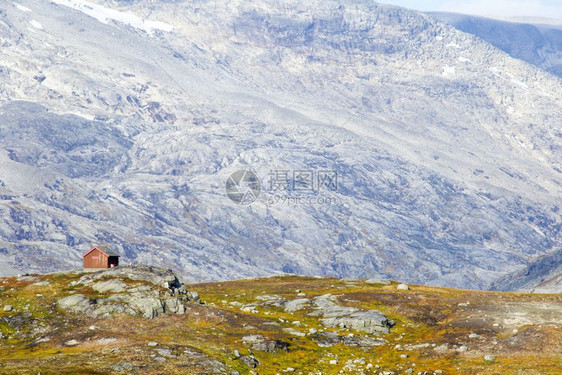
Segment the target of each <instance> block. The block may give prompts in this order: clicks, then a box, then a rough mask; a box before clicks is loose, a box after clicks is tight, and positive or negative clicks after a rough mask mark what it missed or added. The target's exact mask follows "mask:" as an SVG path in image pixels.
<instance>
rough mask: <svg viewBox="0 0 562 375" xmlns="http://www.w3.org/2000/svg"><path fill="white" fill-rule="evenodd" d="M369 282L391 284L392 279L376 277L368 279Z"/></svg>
mask: <svg viewBox="0 0 562 375" xmlns="http://www.w3.org/2000/svg"><path fill="white" fill-rule="evenodd" d="M366 283H367V284H381V285H390V284H391V282H390V280H387V279H382V278H380V277H374V278H372V279H369V280H367V281H366Z"/></svg>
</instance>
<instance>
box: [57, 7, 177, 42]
mask: <svg viewBox="0 0 562 375" xmlns="http://www.w3.org/2000/svg"><path fill="white" fill-rule="evenodd" d="M51 1H52V2H53V3H56V4H59V5H64V6H66V7H70V8H72V9H76V10H78V11H80V12H82V13H84V14H87V15H88V16H90V17H94V18H95V19H97V20H98V21H100V22H102V23H105V24H107V23H109V21H110V20H114V21H118V22H121V23H124V24H125V25H129V26H132V27H134V28H136V29H139V30H144V31H146V32H147V33H149V34H154V31H156V30H161V31H167V32H170V31H172V30H173V29H174V27H173V26H172V25H169V24H167V23H165V22H161V21H152V20H148V19H144V18H140V17H138V16H136V15H135V14H132V13H129V12H121V11H118V10H116V9H111V8H107V7H104V6H101V5H98V4H94V3H91V2H89V1H86V0H51Z"/></svg>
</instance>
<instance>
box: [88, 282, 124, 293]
mask: <svg viewBox="0 0 562 375" xmlns="http://www.w3.org/2000/svg"><path fill="white" fill-rule="evenodd" d="M125 288H126V286H125V283H124V282H123V281H121V280H109V281H100V282H97V283H95V284H94V285H92V289H93V290H95V291H96V292H99V293H105V292H114V293H120V292H123V291H125Z"/></svg>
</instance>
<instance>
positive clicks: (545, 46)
mask: <svg viewBox="0 0 562 375" xmlns="http://www.w3.org/2000/svg"><path fill="white" fill-rule="evenodd" d="M429 14H431V15H432V16H434V17H436V18H438V19H440V20H442V21H444V22H447V23H449V24H451V25H453V26H454V27H455V28H457V29H459V30H461V31H464V32H466V33H470V34H473V35H476V36H478V37H479V38H482V39H483V40H485V41H487V42H489V43H491V44H492V45H494V46H495V47H497V48H499V49H501V50H502V51H505V52H507V53H508V54H510V55H511V56H513V57H515V58H517V59H521V60H523V61H526V62H528V63H530V64H533V65H536V66H538V67H539V68H541V69H544V70H546V71H548V72H550V73H552V74H555V75H557V76H559V77H562V25H555V24H554V25H549V24H540V20H536V21H535V24H533V23H532V22H523V21H521V22H510V21H502V20H495V19H489V18H484V17H476V16H469V15H463V14H455V13H441V12H430V13H429ZM530 21H532V20H530Z"/></svg>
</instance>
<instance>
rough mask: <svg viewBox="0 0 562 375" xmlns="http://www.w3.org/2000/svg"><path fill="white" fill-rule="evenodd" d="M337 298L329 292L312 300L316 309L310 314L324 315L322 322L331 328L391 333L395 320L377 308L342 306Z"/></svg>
mask: <svg viewBox="0 0 562 375" xmlns="http://www.w3.org/2000/svg"><path fill="white" fill-rule="evenodd" d="M336 301H337V298H336V297H335V296H333V295H330V294H327V295H323V296H319V297H315V298H314V299H313V300H312V303H313V305H314V309H315V311H314V312H312V313H310V314H309V315H313V316H322V317H323V318H322V319H320V321H321V322H322V324H323V325H324V326H326V327H329V328H349V329H354V330H356V331H363V332H368V333H389V332H390V328H391V327H392V326H393V325H394V322H393V321H391V320H389V319H388V318H387V317H386V315H384V314H383V313H381V312H380V311H377V310H359V309H356V308H353V307H342V306H340V305H338V304H337V303H336Z"/></svg>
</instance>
